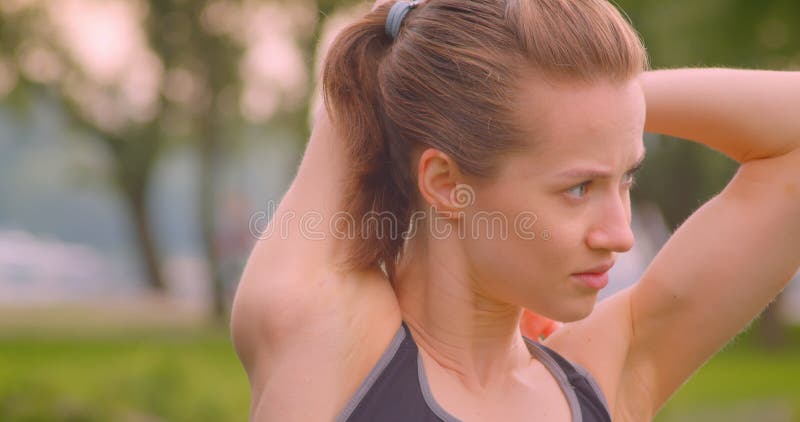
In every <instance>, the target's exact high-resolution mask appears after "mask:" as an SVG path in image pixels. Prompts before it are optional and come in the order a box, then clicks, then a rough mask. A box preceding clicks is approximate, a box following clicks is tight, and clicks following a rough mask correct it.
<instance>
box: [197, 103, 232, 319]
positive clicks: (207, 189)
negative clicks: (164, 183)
mask: <svg viewBox="0 0 800 422" xmlns="http://www.w3.org/2000/svg"><path fill="white" fill-rule="evenodd" d="M212 110H213V108H212ZM210 114H213V112H212V113H210ZM201 125H202V126H203V129H204V130H202V131H201V135H200V140H199V141H200V169H199V171H200V177H199V179H200V198H199V201H200V227H201V231H202V238H203V254H204V255H205V261H206V264H207V269H208V275H209V277H210V280H211V310H212V313H213V316H214V318H215V319H216V320H218V321H220V320H224V319H225V318H227V303H226V302H227V301H226V295H225V283H224V280H223V279H222V273H221V269H220V267H221V266H220V253H219V248H218V242H217V236H216V219H215V217H216V213H215V205H216V200H215V199H216V189H215V185H214V182H215V177H214V176H215V175H216V171H217V168H218V161H219V157H218V155H219V153H220V152H219V145H218V138H217V130H216V122H215V121H214V117H213V115H209V116H206V119H204V120H203V122H202V123H201Z"/></svg>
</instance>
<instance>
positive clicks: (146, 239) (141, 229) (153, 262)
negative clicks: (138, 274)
mask: <svg viewBox="0 0 800 422" xmlns="http://www.w3.org/2000/svg"><path fill="white" fill-rule="evenodd" d="M123 195H125V199H126V200H127V202H128V205H129V207H128V208H129V209H130V211H131V217H132V218H133V223H134V224H133V226H134V228H135V231H136V242H137V245H138V249H139V254H140V256H141V259H142V261H143V262H142V263H143V264H144V270H145V279H146V280H147V285H148V287H150V288H151V289H152V290H153V291H155V292H157V293H160V294H163V293H165V291H166V287H167V285H166V282H165V280H164V276H163V274H162V273H161V265H160V264H161V259H160V257H161V255H160V254H159V252H158V248H157V247H156V243H155V239H154V238H153V227H152V224H151V222H150V216H149V215H148V214H147V204H146V203H145V196H146V195H145V192H144V191H136V192H123Z"/></svg>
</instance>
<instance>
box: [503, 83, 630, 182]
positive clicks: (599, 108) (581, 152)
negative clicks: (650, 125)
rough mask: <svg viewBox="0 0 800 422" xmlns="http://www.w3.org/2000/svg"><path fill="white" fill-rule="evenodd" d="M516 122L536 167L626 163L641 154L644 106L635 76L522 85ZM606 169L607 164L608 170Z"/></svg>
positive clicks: (551, 167)
mask: <svg viewBox="0 0 800 422" xmlns="http://www.w3.org/2000/svg"><path fill="white" fill-rule="evenodd" d="M522 94H523V97H522V98H520V102H521V104H520V105H521V108H520V109H519V110H520V111H522V113H521V114H520V116H519V118H521V119H523V120H522V122H521V127H522V129H523V132H524V134H525V135H524V136H525V137H526V141H528V142H530V143H531V146H532V148H530V154H523V156H522V157H521V158H525V159H527V160H534V161H535V162H537V164H538V165H537V168H539V169H541V170H543V171H544V170H548V171H558V172H560V171H566V170H567V169H568V168H570V167H574V166H583V167H587V166H589V167H590V168H597V167H617V166H621V167H624V166H627V165H630V164H631V163H635V162H636V161H637V159H638V158H641V155H642V154H643V153H644V145H643V142H642V136H643V134H644V117H645V105H644V96H643V93H642V91H641V88H640V86H639V85H638V83H637V82H636V81H635V80H632V81H629V82H626V83H609V82H597V83H592V84H567V83H564V84H558V85H551V84H547V83H542V82H541V81H534V82H531V83H530V84H529V85H527V86H526V87H525V88H524V89H523V90H522ZM609 170H611V169H609Z"/></svg>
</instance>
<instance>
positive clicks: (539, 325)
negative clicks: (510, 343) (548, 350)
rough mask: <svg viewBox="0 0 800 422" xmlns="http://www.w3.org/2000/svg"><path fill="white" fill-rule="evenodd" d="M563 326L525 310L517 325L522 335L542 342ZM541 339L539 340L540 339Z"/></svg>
mask: <svg viewBox="0 0 800 422" xmlns="http://www.w3.org/2000/svg"><path fill="white" fill-rule="evenodd" d="M562 325H563V324H562V323H560V322H557V321H553V320H552V319H549V318H545V317H543V316H541V315H539V314H537V313H535V312H533V311H529V310H527V309H525V310H524V311H523V313H522V319H521V320H520V323H519V328H520V331H522V335H523V336H525V337H528V338H529V339H531V340H535V341H539V340H544V339H545V338H547V337H548V336H549V335H550V334H553V332H554V331H555V330H557V329H558V328H560V327H561V326H562ZM540 337H541V338H540Z"/></svg>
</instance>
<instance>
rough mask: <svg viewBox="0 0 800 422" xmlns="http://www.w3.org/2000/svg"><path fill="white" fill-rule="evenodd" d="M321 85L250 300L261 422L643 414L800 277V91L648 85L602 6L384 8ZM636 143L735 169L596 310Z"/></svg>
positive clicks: (331, 60) (771, 86) (334, 53)
mask: <svg viewBox="0 0 800 422" xmlns="http://www.w3.org/2000/svg"><path fill="white" fill-rule="evenodd" d="M323 88H324V94H325V109H322V110H320V111H319V113H318V114H317V116H318V118H317V120H316V122H315V125H314V129H313V133H312V135H311V139H310V142H309V144H308V147H307V150H306V153H305V156H304V157H303V161H302V163H301V165H300V168H299V171H298V174H297V176H296V178H295V180H294V182H293V183H292V185H291V187H290V188H289V190H288V192H287V193H286V195H285V196H284V198H283V199H282V201H281V203H280V206H279V207H278V210H277V213H276V215H275V216H274V218H273V220H272V221H271V223H270V224H271V226H270V229H271V233H272V235H271V236H266V237H265V238H264V239H262V240H260V241H259V242H258V244H257V245H256V247H255V249H254V251H253V253H252V256H251V258H250V260H249V262H248V264H247V268H246V270H245V273H244V276H243V278H242V280H241V283H240V285H239V290H238V292H237V295H236V300H235V304H234V310H233V316H232V330H233V339H234V341H235V344H236V348H237V351H238V353H239V356H240V358H241V360H242V362H243V364H244V366H245V368H246V370H247V373H248V375H249V377H250V382H251V386H252V408H251V414H252V418H253V419H254V420H259V421H260V420H280V421H287V420H299V421H311V420H314V421H316V420H320V421H322V420H334V419H336V420H380V421H387V420H396V421H412V420H413V421H417V420H465V421H495V420H503V421H515V420H520V421H521V420H546V421H570V420H571V421H581V420H582V421H608V420H609V419H613V420H614V421H644V420H650V419H652V418H653V416H654V415H655V414H656V412H657V411H658V410H659V408H660V407H661V406H662V405H663V404H664V403H665V402H666V401H667V399H668V398H669V397H670V396H671V395H672V394H673V393H674V392H675V391H676V390H677V389H678V388H679V387H680V386H681V385H682V384H683V383H684V382H685V381H686V380H687V379H688V378H689V377H690V376H691V375H692V373H694V372H695V371H696V370H697V369H698V368H699V367H700V366H701V365H702V364H703V363H704V362H705V361H706V360H707V359H709V358H710V357H711V356H712V355H714V353H715V352H717V351H718V350H719V349H720V348H721V347H722V346H723V345H725V344H726V343H727V342H728V341H729V340H730V339H731V338H732V337H733V336H734V335H736V334H737V333H738V332H740V331H741V330H742V329H743V328H744V327H746V326H747V324H748V322H749V321H751V320H752V319H753V318H754V317H755V316H757V315H758V314H759V312H760V311H761V310H762V309H763V308H764V307H765V306H766V305H767V304H768V303H769V302H770V301H771V300H772V299H773V298H774V297H775V296H776V295H777V294H778V293H779V292H780V290H781V289H782V288H783V287H784V286H785V285H786V283H787V282H788V281H789V279H790V278H791V276H792V275H793V274H794V273H795V271H796V270H797V268H798V266H799V265H800V248H798V247H797V239H798V238H800V119H797V118H796V113H797V110H798V109H800V95H798V93H800V75H799V74H798V73H796V72H795V73H792V72H768V71H745V70H727V69H684V70H667V71H656V72H653V71H647V58H646V54H645V50H644V48H643V47H642V45H641V43H640V41H639V38H638V37H637V35H636V33H635V31H634V30H633V29H632V28H631V27H630V26H629V24H628V23H627V22H626V21H625V20H624V19H623V18H622V17H621V16H620V14H619V13H618V11H617V10H616V9H615V8H614V7H612V6H611V5H610V4H608V3H607V2H606V1H605V0H583V1H564V0H473V1H465V0H427V1H426V2H423V3H419V4H416V3H409V4H403V3H397V4H395V3H393V2H390V3H389V4H381V5H379V6H378V7H376V8H375V9H374V10H373V11H371V12H370V13H368V14H367V15H366V16H364V17H363V18H361V19H359V20H358V21H357V22H356V23H354V24H353V25H352V26H350V27H349V28H347V29H345V30H344V31H343V32H342V33H341V34H339V36H338V38H337V39H336V41H335V42H334V44H333V46H332V47H331V49H330V51H329V53H328V55H327V60H326V64H325V68H324V77H323ZM644 131H650V132H656V133H663V134H668V135H673V136H678V137H681V138H685V139H690V140H694V141H697V142H701V143H703V144H705V145H707V146H709V147H711V148H714V149H716V150H718V151H721V152H722V153H724V154H726V155H727V156H729V157H731V158H732V159H734V160H736V161H737V162H739V163H740V167H739V170H738V172H737V173H736V175H735V176H734V177H733V179H732V180H731V181H730V183H729V184H728V186H727V187H726V188H725V189H724V190H723V191H722V192H720V193H719V194H718V195H716V196H715V197H714V198H712V199H711V200H710V201H708V202H707V203H706V204H705V205H703V206H702V207H701V208H700V209H698V210H697V211H696V212H695V213H694V214H693V215H692V216H691V217H690V218H689V219H688V220H687V221H685V222H684V223H683V224H682V225H681V227H680V228H679V229H678V230H676V232H675V233H674V234H673V235H672V237H671V238H670V239H669V241H668V242H667V243H666V245H665V246H664V247H663V249H662V250H661V251H660V252H659V254H658V255H657V256H656V258H655V259H654V260H653V261H652V263H651V264H650V266H649V267H648V268H647V270H646V271H645V273H644V275H643V276H642V278H641V280H639V282H638V283H637V284H635V285H634V286H632V287H630V288H627V289H625V290H623V291H621V292H619V293H617V294H615V295H614V296H612V297H610V298H608V299H607V300H604V301H602V302H600V303H596V299H597V292H598V290H599V289H601V288H602V287H604V286H605V284H606V283H607V282H608V280H607V275H606V272H607V271H608V269H609V268H610V267H611V266H612V265H613V264H614V260H615V256H616V254H617V253H622V252H625V251H627V250H629V249H630V248H631V247H632V245H633V242H634V238H633V233H632V232H631V229H630V216H631V214H630V198H629V189H630V186H631V183H632V178H633V173H634V172H635V170H636V168H638V166H639V164H640V163H641V161H642V159H643V158H644V155H645V149H644V145H643V142H642V135H643V132H644ZM376 216H378V218H372V217H376ZM364 217H370V218H364ZM489 227H493V228H494V229H495V230H494V231H492V230H491V229H489ZM504 229H505V230H504ZM398 234H401V235H398ZM595 305H596V306H595ZM523 309H530V310H533V311H535V312H536V313H537V314H540V315H542V316H543V317H546V318H548V319H550V320H554V321H562V322H564V326H563V327H562V328H560V329H558V330H557V331H555V332H554V333H553V334H552V335H550V336H549V337H547V338H546V339H545V340H544V341H543V342H542V343H541V344H539V343H537V342H533V341H527V340H526V339H524V338H523V337H522V336H521V335H520V330H519V325H520V317H521V315H522V310H523Z"/></svg>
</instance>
